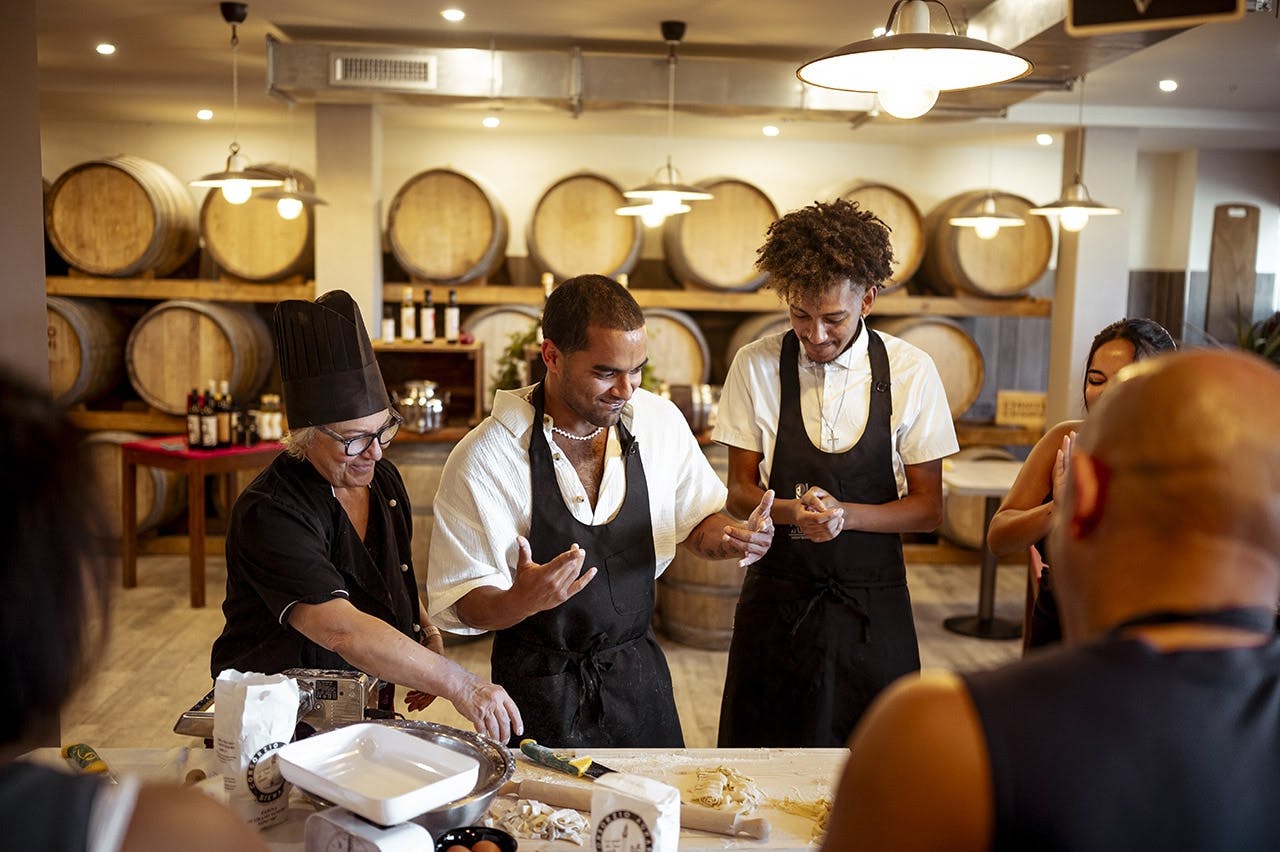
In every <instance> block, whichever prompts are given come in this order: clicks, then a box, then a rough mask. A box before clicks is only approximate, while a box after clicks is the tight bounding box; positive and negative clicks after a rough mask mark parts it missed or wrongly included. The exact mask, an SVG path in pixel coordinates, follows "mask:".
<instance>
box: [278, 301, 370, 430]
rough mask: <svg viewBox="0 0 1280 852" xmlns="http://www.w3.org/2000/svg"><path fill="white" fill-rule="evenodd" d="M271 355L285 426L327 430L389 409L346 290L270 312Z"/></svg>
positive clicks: (361, 320) (366, 334)
mask: <svg viewBox="0 0 1280 852" xmlns="http://www.w3.org/2000/svg"><path fill="white" fill-rule="evenodd" d="M275 334H276V351H277V352H279V353H280V380H281V385H282V389H283V391H284V408H285V414H286V415H287V416H288V418H289V425H290V426H291V427H294V428H300V427H303V426H317V425H326V424H329V423H339V422H341V421H344V420H356V419H359V418H361V417H368V416H369V415H370V414H374V413H376V412H379V411H383V410H385V409H387V408H390V407H391V400H390V399H389V398H388V397H387V387H386V385H385V384H383V382H382V372H381V371H380V370H379V369H378V361H377V359H376V358H374V355H373V345H372V344H371V343H370V342H369V332H368V331H367V330H366V329H365V327H364V318H363V317H361V316H360V306H359V305H357V304H356V302H355V300H354V299H352V298H351V294H350V293H348V292H346V291H345V290H330V291H329V292H328V293H325V294H324V295H323V296H321V297H320V298H318V299H316V300H315V301H314V302H307V301H303V300H300V299H286V300H285V301H283V302H280V303H279V304H277V305H276V310H275Z"/></svg>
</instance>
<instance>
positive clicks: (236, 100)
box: [190, 3, 284, 204]
mask: <svg viewBox="0 0 1280 852" xmlns="http://www.w3.org/2000/svg"><path fill="white" fill-rule="evenodd" d="M218 6H219V9H220V11H221V12H222V19H223V20H224V21H226V22H227V23H228V24H230V25H231V114H232V122H233V127H232V134H231V145H230V146H229V148H230V151H231V153H230V154H229V155H228V156H227V164H226V167H225V168H223V170H222V171H220V172H213V173H211V174H207V175H205V176H204V177H201V178H199V179H197V180H193V181H191V182H190V185H191V186H198V187H210V188H212V187H217V188H219V189H221V190H222V196H223V198H225V199H226V200H227V202H228V203H229V204H244V203H245V202H246V201H248V200H249V197H250V196H252V195H253V191H254V190H255V189H257V188H259V187H268V186H281V185H282V184H283V183H284V181H283V180H281V179H280V178H278V177H276V176H274V175H272V174H269V173H267V172H264V171H261V170H259V169H252V168H249V160H248V158H247V157H245V156H244V155H243V154H241V153H240V142H239V141H238V137H239V135H240V64H239V59H240V36H239V34H238V33H237V31H236V28H237V27H238V26H239V25H240V24H243V23H244V20H245V18H247V17H248V16H249V6H248V4H247V3H219V4H218Z"/></svg>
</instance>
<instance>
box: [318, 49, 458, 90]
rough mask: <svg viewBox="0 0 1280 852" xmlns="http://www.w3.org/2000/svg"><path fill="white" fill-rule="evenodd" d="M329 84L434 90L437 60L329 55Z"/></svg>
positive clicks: (402, 55)
mask: <svg viewBox="0 0 1280 852" xmlns="http://www.w3.org/2000/svg"><path fill="white" fill-rule="evenodd" d="M329 85H331V86H350V87H352V88H359V89H401V90H410V91H434V90H435V88H436V57H434V56H431V55H426V54H422V53H381V52H379V53H372V52H371V53H334V54H330V57H329Z"/></svg>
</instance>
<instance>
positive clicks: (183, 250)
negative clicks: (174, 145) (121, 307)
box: [45, 155, 196, 278]
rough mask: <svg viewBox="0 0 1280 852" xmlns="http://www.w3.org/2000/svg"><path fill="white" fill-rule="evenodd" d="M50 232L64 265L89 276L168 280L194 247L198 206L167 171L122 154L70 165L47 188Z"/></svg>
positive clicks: (50, 237)
mask: <svg viewBox="0 0 1280 852" xmlns="http://www.w3.org/2000/svg"><path fill="white" fill-rule="evenodd" d="M45 228H46V230H47V232H48V235H49V241H50V242H52V243H53V246H54V248H56V249H57V251H58V254H60V255H61V256H62V257H63V259H65V260H66V261H67V263H69V264H70V265H71V266H73V267H74V268H76V269H78V270H80V271H81V272H86V273H88V274H90V275H102V276H110V277H117V278H128V277H131V276H136V275H142V274H144V273H148V272H151V273H155V274H156V275H159V276H163V275H167V274H168V273H170V272H172V271H173V270H175V269H177V268H178V267H179V266H181V265H182V264H183V262H184V261H186V259H187V258H188V257H190V256H191V253H192V252H194V251H195V249H196V208H195V204H194V203H193V202H192V200H191V195H190V193H188V192H187V188H186V187H185V186H184V185H183V184H182V181H180V180H178V178H176V177H175V176H174V175H173V174H172V173H171V172H169V171H167V170H166V169H165V168H164V167H163V166H160V165H158V164H156V163H153V162H151V161H150V160H144V159H142V158H141V157H130V156H125V155H121V156H116V157H108V158H106V159H103V160H92V161H90V162H87V163H81V164H80V165H77V166H72V167H71V168H70V169H68V170H67V171H65V172H63V173H62V175H61V176H60V177H59V178H58V180H57V181H56V182H55V183H54V185H53V188H52V189H50V190H49V201H48V205H47V209H46V213H45Z"/></svg>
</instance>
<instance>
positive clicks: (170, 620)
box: [62, 556, 1024, 748]
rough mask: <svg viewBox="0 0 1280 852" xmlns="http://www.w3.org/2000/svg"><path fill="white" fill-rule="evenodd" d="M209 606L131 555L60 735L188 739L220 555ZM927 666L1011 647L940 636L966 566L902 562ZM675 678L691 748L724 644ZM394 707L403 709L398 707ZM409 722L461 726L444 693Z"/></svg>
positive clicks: (686, 659) (173, 577)
mask: <svg viewBox="0 0 1280 852" xmlns="http://www.w3.org/2000/svg"><path fill="white" fill-rule="evenodd" d="M207 570H208V581H207V595H208V601H209V604H208V606H206V607H204V608H203V609H192V608H191V607H190V606H189V605H188V600H189V599H188V594H187V561H186V558H185V557H178V556H145V557H141V558H140V559H139V560H138V586H137V587H136V588H133V589H119V588H118V589H117V590H116V594H115V598H114V601H113V603H112V615H111V619H112V620H111V638H110V640H109V642H108V644H107V647H106V648H105V649H103V652H102V655H101V658H100V660H99V661H98V665H97V666H96V669H95V672H94V674H93V675H92V676H91V677H90V678H89V679H88V680H87V681H86V683H85V684H84V685H83V686H82V687H81V688H80V690H79V691H78V692H77V694H76V695H75V696H74V697H73V698H72V699H71V701H70V702H69V703H68V705H67V707H66V709H65V710H64V712H63V718H62V741H63V742H64V743H72V742H87V743H90V744H91V745H95V746H103V747H107V746H111V747H173V746H180V745H190V744H191V743H192V742H193V740H191V739H190V738H188V737H182V736H179V735H177V734H174V733H173V725H174V722H175V721H176V720H177V718H178V715H179V714H180V713H181V712H182V711H183V710H185V709H187V708H188V707H190V706H191V705H192V704H193V703H195V702H196V700H197V699H199V698H200V697H201V696H203V695H204V694H205V692H207V691H208V690H209V688H210V686H211V685H212V684H211V681H210V677H209V648H210V645H211V644H212V643H213V640H214V638H215V637H216V636H217V635H218V633H219V632H220V631H221V629H222V623H223V620H222V610H221V605H222V599H223V595H224V583H225V579H226V568H225V563H224V562H223V560H222V559H221V558H220V557H210V558H209V560H208V563H207ZM908 575H909V578H910V584H911V595H912V602H913V608H914V611H915V617H916V629H917V631H918V632H919V636H920V656H921V659H922V661H923V664H924V666H925V667H926V668H948V669H955V670H974V669H981V668H989V667H991V666H996V665H1000V664H1002V663H1005V662H1007V661H1009V660H1012V659H1014V658H1015V657H1016V656H1017V655H1018V653H1019V647H1020V645H1019V642H1018V641H1017V640H1006V641H992V640H983V639H971V638H967V637H964V636H958V635H955V634H953V633H950V632H948V631H947V630H945V629H944V628H943V627H942V619H943V618H945V617H947V616H950V615H957V614H969V613H972V612H974V611H975V610H976V604H977V597H978V567H977V566H976V565H919V566H911V567H910V568H909V569H908ZM1023 577H1024V572H1023V570H1022V569H1020V568H1019V567H1017V566H1002V567H1001V568H1000V572H999V582H998V590H997V595H996V613H997V615H1000V616H1003V617H1007V618H1014V619H1020V618H1021V615H1022V599H1023ZM490 644H491V643H490V641H489V640H487V639H480V640H476V641H471V642H466V643H463V644H458V645H451V646H450V647H449V648H448V649H447V651H448V654H449V656H450V657H451V658H453V659H455V660H457V661H458V663H460V664H461V665H463V666H464V667H466V668H468V669H470V670H472V671H475V672H479V673H481V674H482V675H484V676H486V677H487V676H488V671H489V646H490ZM663 646H664V648H665V649H666V653H667V658H668V661H669V662H670V665H671V670H672V676H673V680H674V683H675V694H676V701H677V704H678V707H679V711H680V718H681V722H682V724H683V727H684V737H685V744H686V745H687V746H688V747H690V748H701V747H711V746H714V745H715V741H716V724H717V720H718V717H719V708H720V693H721V689H722V686H723V680H724V669H725V663H726V660H727V658H728V654H727V652H723V651H705V650H699V649H696V648H690V647H688V646H684V645H680V644H677V643H675V642H671V641H669V640H666V639H664V640H663ZM400 709H403V708H400ZM409 715H410V716H411V717H413V718H421V719H429V720H431V721H436V722H443V723H445V724H451V725H455V726H458V727H463V728H467V729H470V725H469V724H467V723H466V722H465V721H464V720H463V719H462V717H461V716H459V715H458V714H457V713H455V712H454V711H453V708H452V707H451V706H449V705H448V703H447V702H445V701H442V700H441V701H436V702H435V704H433V705H432V706H431V707H429V708H427V709H426V710H425V711H422V712H419V713H413V714H409Z"/></svg>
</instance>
